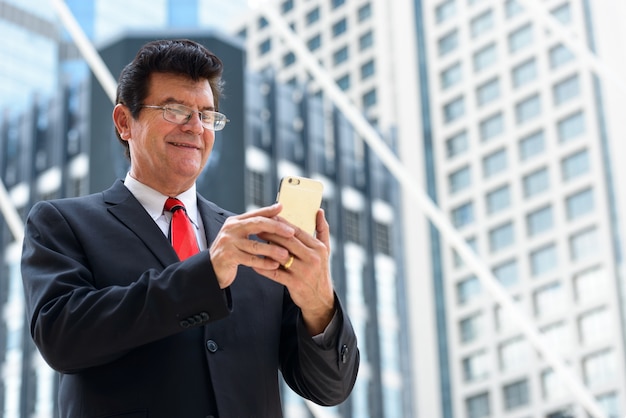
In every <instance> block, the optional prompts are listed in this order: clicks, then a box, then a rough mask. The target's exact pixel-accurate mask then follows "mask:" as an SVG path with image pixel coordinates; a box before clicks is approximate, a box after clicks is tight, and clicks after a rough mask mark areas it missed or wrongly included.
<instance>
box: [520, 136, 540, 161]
mask: <svg viewBox="0 0 626 418" xmlns="http://www.w3.org/2000/svg"><path fill="white" fill-rule="evenodd" d="M544 150H545V140H544V137H543V131H537V132H535V133H532V134H530V135H528V136H526V137H524V138H522V139H520V141H519V154H520V158H521V160H522V161H525V160H528V159H529V158H531V157H534V156H535V155H540V154H541V153H543V151H544Z"/></svg>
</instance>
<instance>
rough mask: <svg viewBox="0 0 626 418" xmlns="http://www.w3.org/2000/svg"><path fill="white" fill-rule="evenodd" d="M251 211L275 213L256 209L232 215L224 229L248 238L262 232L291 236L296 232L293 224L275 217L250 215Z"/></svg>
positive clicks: (237, 235)
mask: <svg viewBox="0 0 626 418" xmlns="http://www.w3.org/2000/svg"><path fill="white" fill-rule="evenodd" d="M251 213H255V214H257V215H258V214H259V213H266V214H267V213H273V211H265V212H258V211H254V212H248V213H245V214H243V215H238V216H232V217H230V218H228V219H227V220H226V222H225V223H224V226H223V227H222V231H223V232H226V233H230V234H233V235H235V236H236V237H239V238H243V239H247V238H248V237H249V236H251V235H258V234H262V233H272V234H277V235H280V236H284V237H291V236H293V235H294V233H295V230H294V228H293V227H292V226H290V225H288V224H286V223H283V222H279V221H277V220H276V219H275V218H274V217H267V216H250V214H251Z"/></svg>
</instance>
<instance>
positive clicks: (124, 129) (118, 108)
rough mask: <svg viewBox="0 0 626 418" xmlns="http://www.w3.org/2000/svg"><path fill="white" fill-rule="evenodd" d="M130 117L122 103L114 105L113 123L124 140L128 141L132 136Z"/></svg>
mask: <svg viewBox="0 0 626 418" xmlns="http://www.w3.org/2000/svg"><path fill="white" fill-rule="evenodd" d="M131 119H132V115H131V114H130V109H128V107H126V106H124V105H123V104H117V105H115V108H113V123H114V124H115V127H116V128H117V131H118V132H119V134H120V137H121V138H122V140H124V141H128V140H129V139H130V138H132V132H131V123H130V122H131Z"/></svg>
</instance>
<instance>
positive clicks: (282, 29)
mask: <svg viewBox="0 0 626 418" xmlns="http://www.w3.org/2000/svg"><path fill="white" fill-rule="evenodd" d="M263 3H267V2H263ZM258 10H259V11H260V12H261V13H262V14H263V15H264V17H265V18H266V19H267V21H268V22H269V23H270V25H271V27H272V29H273V30H275V31H276V33H277V34H278V35H279V36H280V37H281V38H282V39H283V41H284V42H285V43H286V44H287V45H288V46H289V47H290V48H291V49H292V51H293V52H294V54H295V55H296V56H297V57H298V60H299V61H300V62H302V63H303V64H304V66H305V67H306V69H307V70H308V71H309V72H310V74H311V76H312V77H313V79H315V81H316V82H317V83H318V84H319V85H320V87H321V89H322V90H323V91H324V93H325V94H326V95H327V96H328V97H329V98H330V99H331V100H332V101H333V103H334V104H335V106H337V108H338V109H339V110H340V111H341V112H342V113H343V114H344V115H345V116H346V118H347V119H348V120H349V121H350V122H351V123H352V125H353V126H354V128H355V130H356V131H357V132H358V133H359V134H360V135H361V136H362V137H363V139H364V140H365V142H366V143H367V144H368V145H369V146H370V148H372V150H374V152H375V153H376V154H377V156H378V157H379V158H380V159H381V161H382V162H383V164H385V166H386V167H387V169H388V170H389V171H390V172H391V173H392V174H393V175H394V177H395V178H396V179H397V180H398V181H399V183H400V184H401V185H402V186H403V189H404V190H405V192H407V195H408V196H410V197H411V198H412V199H413V200H414V201H415V203H417V205H418V206H419V207H420V208H421V209H422V210H423V211H424V213H425V214H426V215H427V217H428V218H429V219H430V220H431V222H433V224H435V225H436V226H437V228H438V230H439V232H440V233H441V234H442V235H443V236H444V238H445V239H446V240H447V241H448V242H450V243H451V244H452V245H453V246H454V248H456V250H457V252H458V253H459V256H460V257H461V258H462V259H463V260H464V261H465V262H466V263H467V264H468V265H469V266H470V267H471V268H472V269H473V271H474V273H475V274H476V276H477V277H478V278H479V280H480V281H481V283H482V284H483V286H485V288H486V289H487V290H488V291H489V292H490V293H491V295H492V297H493V298H494V299H495V300H496V302H498V304H499V305H500V306H501V307H503V308H504V309H505V310H506V311H507V312H508V313H509V314H510V315H511V318H512V320H513V321H514V322H515V323H516V324H517V325H518V326H519V327H520V329H521V330H522V332H523V334H524V335H525V336H526V338H527V339H528V340H529V341H530V343H531V344H532V345H533V347H534V348H535V350H537V352H538V353H539V354H541V356H542V357H543V358H544V360H545V361H546V363H547V364H548V365H550V366H551V367H552V369H553V370H554V372H555V373H556V375H557V376H559V377H560V379H561V383H562V384H563V385H564V386H565V387H567V388H568V389H569V390H570V392H571V393H572V394H573V395H574V396H575V397H576V399H577V400H578V402H580V404H582V406H583V407H584V408H585V410H586V411H587V412H588V413H589V414H590V415H591V416H592V417H594V418H606V416H605V414H604V412H603V411H602V409H601V408H600V406H599V405H598V403H597V402H596V400H595V398H594V397H593V395H592V394H591V393H590V392H589V391H588V390H587V388H586V387H585V386H584V385H583V384H582V382H581V381H580V378H579V377H578V376H577V375H575V374H574V373H572V371H571V369H569V368H568V367H567V366H566V365H565V363H564V362H563V361H562V360H561V359H560V358H559V356H557V355H555V354H554V353H553V350H552V349H551V347H550V346H548V345H547V344H546V343H545V342H544V340H543V338H542V337H541V335H540V333H539V332H538V331H537V329H536V328H535V326H534V324H533V323H532V321H531V320H529V319H528V318H527V317H526V316H525V315H524V314H523V313H521V312H520V311H519V309H518V308H517V306H516V305H515V303H514V301H513V299H512V298H511V296H510V295H509V294H508V293H507V292H506V291H505V290H504V289H503V288H502V285H501V284H500V283H499V282H498V281H497V279H496V278H495V277H494V276H493V274H492V273H491V271H490V270H489V268H487V267H486V266H485V264H484V263H483V262H482V261H481V260H480V259H479V258H478V257H477V256H476V254H475V253H474V252H473V251H472V249H471V248H470V247H469V245H468V244H467V243H466V242H465V240H464V239H463V238H462V237H461V235H460V234H459V233H458V232H457V231H456V229H455V228H454V227H453V226H452V224H451V223H450V221H449V220H448V218H447V217H446V216H445V215H444V214H443V213H442V212H441V210H440V209H439V208H438V207H436V206H435V204H434V203H433V202H432V200H431V199H430V198H429V197H428V196H427V195H426V194H425V193H424V191H423V190H421V189H420V188H418V187H417V186H416V185H415V183H414V182H413V181H411V177H410V175H409V172H408V171H407V170H406V169H405V168H404V165H403V164H402V162H401V161H400V160H399V159H398V158H397V157H396V156H395V155H394V154H393V152H392V151H391V150H390V149H389V148H388V147H387V145H386V144H385V143H384V142H383V140H382V139H381V138H380V136H379V135H378V133H377V132H376V131H375V130H374V129H373V128H372V126H371V125H370V124H369V122H368V121H367V120H366V119H365V117H364V116H363V115H362V113H361V111H360V110H358V109H357V108H356V107H355V106H353V105H352V104H351V103H350V101H349V100H348V98H347V97H346V95H345V94H343V92H342V91H341V90H340V89H339V88H338V87H337V85H336V84H335V82H334V81H333V80H332V79H331V78H330V77H328V75H327V73H326V72H325V71H324V69H323V68H322V67H321V66H320V65H319V64H318V62H317V61H316V59H315V57H314V56H313V55H312V54H311V53H310V52H309V50H308V49H307V48H306V46H305V45H304V44H303V43H302V42H301V41H300V40H299V39H298V38H297V36H296V35H295V34H294V33H293V32H292V31H291V29H290V28H289V26H288V25H287V24H286V23H285V21H284V20H283V19H282V17H281V16H280V15H279V14H278V13H277V12H276V11H275V10H274V8H273V6H272V5H269V4H264V5H263V7H258Z"/></svg>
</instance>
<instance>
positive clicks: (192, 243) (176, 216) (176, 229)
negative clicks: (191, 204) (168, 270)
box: [164, 197, 200, 260]
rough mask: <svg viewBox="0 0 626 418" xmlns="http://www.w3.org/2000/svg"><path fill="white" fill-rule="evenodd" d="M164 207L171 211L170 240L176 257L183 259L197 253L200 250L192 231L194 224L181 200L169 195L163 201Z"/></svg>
mask: <svg viewBox="0 0 626 418" xmlns="http://www.w3.org/2000/svg"><path fill="white" fill-rule="evenodd" d="M164 209H165V210H167V211H169V212H172V221H171V223H170V242H171V243H172V246H173V247H174V251H176V254H178V258H180V259H181V260H184V259H186V258H189V257H191V256H192V255H194V254H197V253H198V252H199V251H200V250H199V248H198V241H197V239H196V233H195V232H194V226H193V225H192V224H191V221H190V220H189V217H188V216H187V210H186V209H185V205H184V204H183V202H181V201H180V200H178V199H176V198H173V197H169V198H168V199H167V200H166V201H165V206H164ZM179 209H182V210H179Z"/></svg>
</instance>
